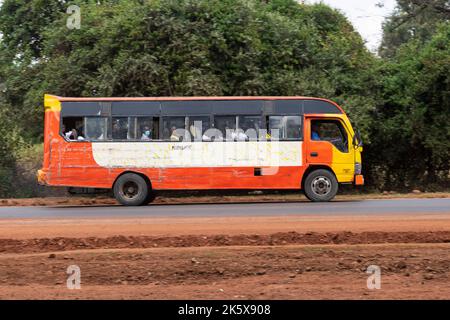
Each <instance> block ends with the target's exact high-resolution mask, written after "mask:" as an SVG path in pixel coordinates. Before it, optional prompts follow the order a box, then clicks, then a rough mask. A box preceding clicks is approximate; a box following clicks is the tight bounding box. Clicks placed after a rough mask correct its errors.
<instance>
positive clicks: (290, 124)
mask: <svg viewBox="0 0 450 320" xmlns="http://www.w3.org/2000/svg"><path fill="white" fill-rule="evenodd" d="M267 118H268V119H267V127H268V128H267V129H268V135H269V137H270V138H271V139H277V138H278V139H279V140H301V138H302V117H301V116H268V117H267Z"/></svg>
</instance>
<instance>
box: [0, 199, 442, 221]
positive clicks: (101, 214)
mask: <svg viewBox="0 0 450 320" xmlns="http://www.w3.org/2000/svg"><path fill="white" fill-rule="evenodd" d="M424 214H444V215H447V214H448V215H449V216H450V199H396V200H364V201H339V202H329V203H310V202H298V203H245V204H200V205H198V204H195V205H151V206H147V207H121V206H103V207H102V206H100V207H99V206H97V207H3V208H0V219H17V218H19V219H20V218H22V219H27V218H45V219H49V218H74V219H76V218H119V217H120V218H134V217H136V218H143V217H146V218H149V217H211V216H221V217H226V216H277V215H318V216H343V215H346V216H348V215H355V216H358V215H370V216H382V215H424Z"/></svg>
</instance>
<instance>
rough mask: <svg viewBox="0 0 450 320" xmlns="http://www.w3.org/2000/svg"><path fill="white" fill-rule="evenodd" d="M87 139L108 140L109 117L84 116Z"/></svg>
mask: <svg viewBox="0 0 450 320" xmlns="http://www.w3.org/2000/svg"><path fill="white" fill-rule="evenodd" d="M84 122H85V125H84V126H85V130H86V137H85V138H86V139H87V140H92V141H104V140H108V122H109V121H108V118H107V117H86V118H84Z"/></svg>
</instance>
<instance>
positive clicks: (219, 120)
mask: <svg viewBox="0 0 450 320" xmlns="http://www.w3.org/2000/svg"><path fill="white" fill-rule="evenodd" d="M214 127H215V128H216V129H217V130H219V131H220V132H221V133H222V135H223V137H224V139H225V140H228V141H233V140H234V139H233V137H232V132H235V130H236V117H235V116H215V117H214ZM227 130H228V131H230V132H229V134H228V135H227Z"/></svg>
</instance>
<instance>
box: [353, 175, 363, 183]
mask: <svg viewBox="0 0 450 320" xmlns="http://www.w3.org/2000/svg"><path fill="white" fill-rule="evenodd" d="M363 185H364V176H363V175H362V174H357V175H355V186H363Z"/></svg>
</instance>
